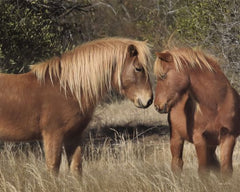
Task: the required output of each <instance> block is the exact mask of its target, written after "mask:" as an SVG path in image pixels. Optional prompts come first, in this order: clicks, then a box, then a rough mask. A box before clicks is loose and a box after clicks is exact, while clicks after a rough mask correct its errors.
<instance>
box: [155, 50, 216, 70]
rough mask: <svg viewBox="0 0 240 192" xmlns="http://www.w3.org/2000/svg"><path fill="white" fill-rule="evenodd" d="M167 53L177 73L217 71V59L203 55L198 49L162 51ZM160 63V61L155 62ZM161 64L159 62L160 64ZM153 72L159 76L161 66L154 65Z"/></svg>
mask: <svg viewBox="0 0 240 192" xmlns="http://www.w3.org/2000/svg"><path fill="white" fill-rule="evenodd" d="M166 52H169V53H170V54H171V56H172V58H173V62H174V64H175V69H176V70H177V71H184V70H191V69H194V70H201V71H203V70H208V71H211V72H214V71H219V70H220V66H219V65H218V62H217V59H216V58H215V57H214V56H212V55H209V54H207V53H205V52H204V51H203V50H201V49H199V48H196V49H194V48H189V47H188V48H176V47H175V48H173V49H169V50H165V51H163V53H166ZM156 62H160V61H156ZM160 63H161V62H160ZM154 71H155V73H156V74H161V66H160V65H159V64H158V65H155V67H154Z"/></svg>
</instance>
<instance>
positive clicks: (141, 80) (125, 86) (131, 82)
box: [120, 45, 153, 108]
mask: <svg viewBox="0 0 240 192" xmlns="http://www.w3.org/2000/svg"><path fill="white" fill-rule="evenodd" d="M120 91H121V93H122V94H123V95H124V96H126V97H127V98H129V99H130V100H131V101H132V102H133V103H134V104H135V106H137V107H139V108H147V107H148V106H150V105H151V104H152V101H153V92H152V87H151V83H150V78H149V75H148V73H147V72H146V71H145V69H144V67H143V65H142V64H141V63H140V62H139V60H138V52H137V50H136V48H135V46H133V45H130V46H129V47H128V54H127V58H126V61H125V63H124V66H123V69H122V74H121V90H120Z"/></svg>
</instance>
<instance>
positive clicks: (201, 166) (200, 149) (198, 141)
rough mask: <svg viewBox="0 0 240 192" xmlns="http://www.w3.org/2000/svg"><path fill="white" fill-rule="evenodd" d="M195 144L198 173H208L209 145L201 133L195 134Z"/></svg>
mask: <svg viewBox="0 0 240 192" xmlns="http://www.w3.org/2000/svg"><path fill="white" fill-rule="evenodd" d="M193 143H194V145H195V149H196V152H197V157H198V172H199V173H201V174H202V173H207V166H208V154H207V143H206V140H205V138H204V137H203V135H202V134H201V133H195V134H194V135H193Z"/></svg>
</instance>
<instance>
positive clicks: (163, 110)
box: [154, 103, 168, 113]
mask: <svg viewBox="0 0 240 192" xmlns="http://www.w3.org/2000/svg"><path fill="white" fill-rule="evenodd" d="M154 107H155V109H156V111H157V112H159V113H168V104H167V103H165V104H164V105H162V106H161V107H160V106H159V105H157V104H155V105H154Z"/></svg>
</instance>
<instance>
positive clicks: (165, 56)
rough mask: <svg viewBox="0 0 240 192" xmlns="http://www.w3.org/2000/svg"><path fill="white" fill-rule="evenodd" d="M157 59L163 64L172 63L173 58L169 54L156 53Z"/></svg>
mask: <svg viewBox="0 0 240 192" xmlns="http://www.w3.org/2000/svg"><path fill="white" fill-rule="evenodd" d="M156 55H157V57H158V58H159V59H160V60H162V61H165V62H172V61H173V57H172V55H171V54H170V53H169V52H164V53H163V52H156Z"/></svg>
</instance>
